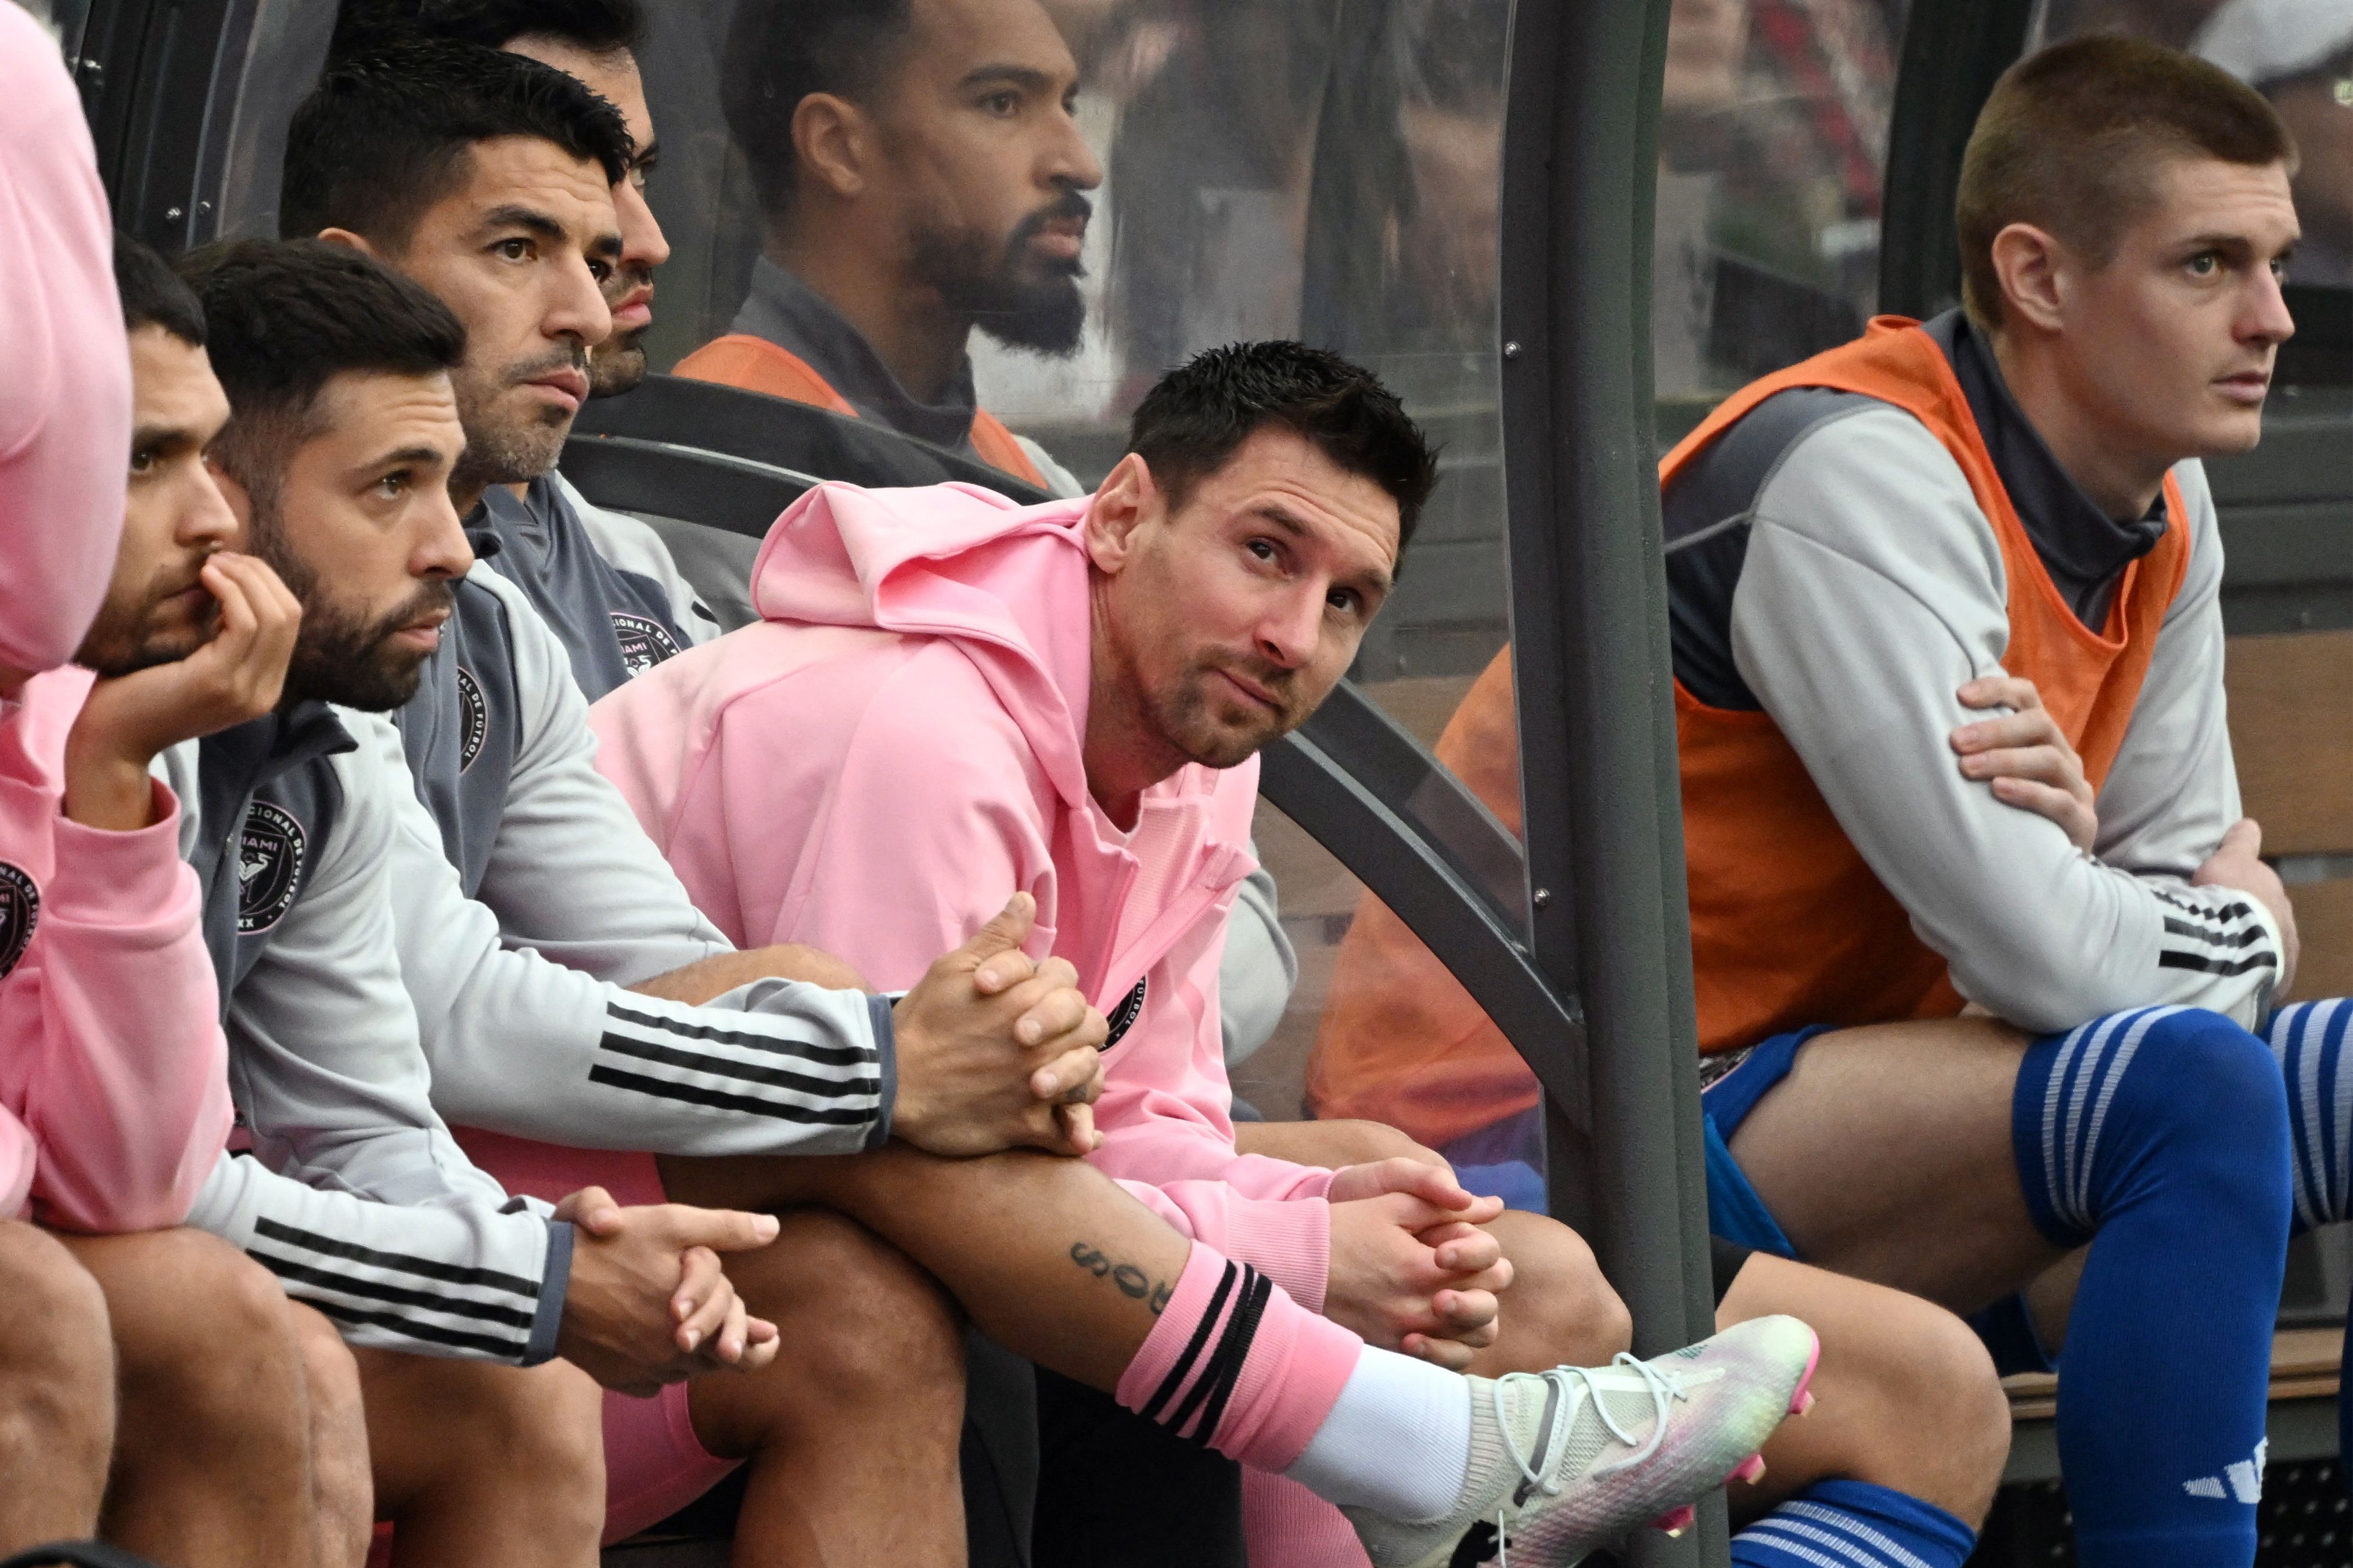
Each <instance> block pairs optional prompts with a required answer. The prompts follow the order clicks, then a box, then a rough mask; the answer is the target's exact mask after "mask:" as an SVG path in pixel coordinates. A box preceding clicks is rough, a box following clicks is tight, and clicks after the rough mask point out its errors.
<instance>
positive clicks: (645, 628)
mask: <svg viewBox="0 0 2353 1568" xmlns="http://www.w3.org/2000/svg"><path fill="white" fill-rule="evenodd" d="M613 636H614V637H616V638H617V639H618V640H619V642H620V644H621V662H622V663H623V664H624V665H627V666H628V670H629V679H632V680H635V679H637V678H638V676H640V675H643V674H644V673H645V672H646V671H648V670H649V669H651V668H653V667H654V666H656V665H658V664H659V663H660V662H661V661H662V660H664V659H666V658H677V657H678V644H677V642H676V641H675V640H673V639H672V638H671V637H670V633H668V632H666V631H664V630H662V628H661V626H659V624H658V623H657V622H654V621H652V620H649V619H648V618H647V617H646V616H633V615H630V614H629V613H628V611H627V610H615V611H614V612H613Z"/></svg>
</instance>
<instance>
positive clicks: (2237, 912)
mask: <svg viewBox="0 0 2353 1568" xmlns="http://www.w3.org/2000/svg"><path fill="white" fill-rule="evenodd" d="M2004 606H2005V584H2004V578H2003V572H2002V564H2001V559H2000V551H1999V547H1998V546H1997V544H1996V542H1995V539H1994V535H1993V531H1992V529H1991V527H1990V525H1989V523H1988V522H1987V521H1986V520H1985V518H1984V517H1983V515H1982V514H1981V513H1980V512H1979V511H1978V509H1977V506H1976V503H1975V500H1974V499H1973V498H1972V497H1971V495H1970V493H1969V490H1968V485H1967V482H1966V481H1965V480H1964V479H1962V477H1961V475H1960V472H1959V469H1958V468H1957V467H1956V466H1955V465H1954V463H1953V462H1952V460H1951V458H1949V456H1947V454H1946V453H1945V451H1944V450H1943V448H1942V447H1939V446H1938V445H1937V444H1936V441H1935V439H1934V438H1933V437H1930V436H1929V435H1928V434H1927V432H1926V430H1925V429H1924V428H1922V427H1921V426H1919V425H1918V424H1917V423H1916V422H1915V421H1914V420H1912V419H1911V418H1910V417H1909V416H1905V415H1903V414H1900V413H1897V412H1895V411H1894V410H1887V411H1883V412H1882V411H1873V412H1870V413H1865V414H1861V415H1857V416H1853V417H1852V418H1849V419H1845V420H1842V421H1841V422H1839V423H1838V424H1837V425H1836V426H1831V427H1830V428H1829V429H1828V430H1827V431H1825V432H1823V433H1822V434H1820V435H1817V436H1815V437H1809V438H1808V439H1806V440H1804V441H1801V442H1800V443H1799V445H1798V446H1797V447H1794V448H1792V450H1791V452H1790V454H1789V456H1788V458H1787V460H1786V461H1785V462H1784V463H1783V465H1782V467H1781V468H1780V469H1779V471H1778V473H1777V474H1776V476H1775V477H1774V479H1772V480H1771V481H1770V482H1769V483H1768V484H1767V487H1766V488H1765V489H1764V491H1763V492H1762V493H1761V494H1760V495H1759V497H1758V500H1757V509H1756V521H1755V524H1754V531H1753V533H1752V537H1751V540H1750V542H1749V546H1748V554H1747V559H1746V565H1745V568H1744V570H1743V573H1742V576H1741V580H1740V585H1739V588H1738V591H1737V593H1736V597H1735V600H1734V609H1733V651H1734V656H1735V658H1736V663H1737V665H1738V668H1739V671H1740V675H1741V678H1742V679H1744V680H1745V681H1746V683H1747V684H1748V686H1749V688H1750V689H1751V690H1753V691H1754V692H1755V693H1756V695H1757V699H1758V700H1759V701H1760V702H1762V704H1763V705H1764V707H1765V709H1766V710H1767V712H1769V713H1770V714H1771V715H1772V716H1773V718H1774V720H1775V721H1776V722H1777V723H1778V725H1779V726H1780V728H1781V731H1782V732H1783V734H1784V735H1786V736H1787V737H1788V741H1789V742H1790V744H1791V745H1792V746H1793V747H1794V748H1795V749H1796V751H1797V752H1798V754H1799V757H1801V758H1802V759H1803V760H1804V762H1805V763H1806V766H1807V770H1808V772H1809V773H1810V774H1811V775H1812V777H1813V780H1814V782H1815V784H1816V786H1817V787H1818V788H1820V790H1821V792H1822V796H1823V799H1824V800H1825V801H1826V802H1827V803H1828V804H1829V805H1830V807H1831V811H1832V812H1833V813H1834V814H1835V815H1836V816H1837V817H1838V820H1839V823H1840V825H1841V826H1842V827H1843V828H1844V829H1845V831H1846V833H1847V835H1848V837H1850V838H1851V839H1852V841H1853V843H1854V845H1855V847H1856V848H1857V849H1858V850H1859V851H1860V852H1861V853H1862V857H1863V858H1864V859H1865V860H1866V861H1867V862H1868V863H1869V864H1870V866H1871V868H1872V869H1873V872H1874V873H1875V874H1876V875H1877V876H1878V877H1879V879H1880V880H1881V881H1882V882H1883V883H1884V884H1885V885H1886V887H1887V889H1888V890H1889V891H1890V892H1891V893H1893V894H1894V896H1895V897H1896V899H1897V900H1899V901H1900V902H1902V903H1903V905H1904V906H1905V909H1906V910H1908V911H1909V912H1910V914H1911V917H1912V922H1913V926H1914V929H1915V931H1918V932H1919V934H1920V937H1921V939H1922V940H1923V941H1924V942H1926V943H1927V944H1928V945H1929V946H1931V947H1932V948H1934V949H1936V951H1937V952H1940V953H1942V954H1943V955H1944V956H1945V958H1946V959H1947V961H1948V962H1949V963H1950V964H1951V966H1952V975H1953V981H1954V984H1955V985H1956V986H1957V988H1958V989H1959V990H1960V992H1961V994H1963V995H1965V996H1967V997H1968V998H1969V999H1970V1000H1971V1001H1973V1002H1976V1003H1978V1004H1979V1005H1983V1006H1984V1007H1986V1008H1987V1009H1988V1010H1989V1011H1991V1012H1993V1013H1995V1014H1997V1015H1999V1016H2002V1017H2005V1018H2008V1019H2009V1020H2010V1021H2011V1022H2013V1023H2015V1024H2018V1025H2020V1026H2022V1027H2026V1028H2030V1029H2037V1030H2051V1029H2062V1028H2070V1027H2073V1026H2074V1025H2076V1024H2079V1023H2082V1022H2083V1021H2084V1019H2086V1018H2090V1017H2094V1016H2098V1015H2100V1014H2103V1013H2108V1012H2114V1011H2117V1010H2119V1009H2121V1008H2125V1007H2128V1006H2137V1005H2152V1004H2158V1003H2182V1004H2187V1005H2198V1006H2206V1007H2212V1008H2215V1009H2216V1010H2218V1011H2221V1012H2224V1013H2228V1014H2231V1015H2232V1016H2238V1017H2240V1018H2241V1019H2242V1021H2247V1022H2252V1020H2253V1016H2254V1015H2255V1013H2256V1011H2257V1010H2259V1009H2260V1007H2261V1006H2262V1005H2263V1001H2264V998H2266V997H2267V996H2268V994H2269V991H2270V983H2271V978H2272V976H2273V975H2274V974H2275V973H2276V964H2277V962H2278V946H2279V938H2278V933H2277V931H2276V930H2275V929H2274V926H2273V924H2272V921H2271V920H2270V917H2269V915H2268V914H2267V913H2266V912H2265V911H2263V910H2262V909H2261V908H2260V906H2259V905H2257V904H2256V902H2255V900H2251V899H2248V898H2246V897H2244V896H2243V895H2241V894H2239V893H2236V892H2235V891H2233V890H2231V889H2220V888H2195V887H2189V886H2188V885H2187V884H2186V883H2184V882H2182V881H2180V880H2179V876H2178V874H2177V873H2174V872H2173V871H2172V868H2167V870H2166V871H2165V872H2163V873H2158V872H2151V873H2140V872H2137V870H2136V869H2135V868H2133V867H2132V866H2130V865H2124V864H2114V863H2111V862H2109V861H2108V860H2106V859H2104V858H2094V857H2093V856H2088V855H2085V854H2084V853H2082V852H2080V851H2079V850H2077V849H2076V847H2074V845H2073V844H2072V843H2071V842H2070V841H2069V840H2068V837H2067V836H2066V834H2065V833H2064V832H2063V830H2062V829H2061V828H2060V827H2059V826H2057V825H2056V824H2054V823H2052V822H2051V821H2048V820H2046V819H2044V818H2043V817H2042V816H2036V815H2033V814H2032V813H2030V812H2027V811H2023V810H2020V809H2017V808H2015V807H2012V806H2010V805H2005V804H2004V803H2002V802H2001V801H2000V800H1998V799H1996V798H1995V797H1994V795H1992V793H1991V792H1990V790H1989V789H1988V788H1987V787H1986V786H1985V785H1984V784H1978V783H1976V782H1973V781H1971V780H1968V779H1966V778H1964V777H1963V776H1962V775H1961V773H1960V771H1959V768H1958V766H1957V760H1956V759H1955V757H1954V755H1953V752H1952V750H1951V746H1950V744H1949V741H1948V737H1949V735H1950V732H1951V731H1953V730H1954V729H1955V728H1956V727H1957V726H1958V725H1960V724H1962V723H1965V722H1968V721H1969V720H1970V719H1971V718H1972V717H1974V715H1972V714H1971V713H1969V711H1968V710H1966V709H1964V708H1963V707H1962V706H1961V705H1960V702H1959V700H1958V699H1957V696H1956V693H1957V690H1958V689H1959V688H1960V687H1961V686H1962V685H1963V684H1964V683H1966V682H1967V681H1968V680H1970V679H1974V678H1976V677H1979V676H1986V675H1991V674H1995V673H1998V672H1999V670H2000V661H2001V657H2002V655H2003V653H2004V651H2005V650H2006V648H2007V646H2008V640H2009V622H2008V616H2007V613H2006V610H2005V607H2004ZM2223 756H2224V760H2225V762H2227V752H2224V753H2223ZM2206 765H2207V766H2208V767H2210V768H2211V765H2212V764H2211V760H2210V761H2209V763H2207V764H2206ZM2210 787H2211V786H2210ZM2103 809H2104V815H2105V805H2104V808H2103ZM2131 815H2132V814H2130V813H2127V816H2128V817H2130V816H2131ZM2159 815H2161V813H2160V814H2159ZM2119 831H2120V832H2121V831H2122V830H2121V829H2119ZM2140 831H2141V832H2142V834H2144V835H2146V833H2147V828H2146V827H2144V828H2142V829H2141V830H2140ZM2120 842H2121V843H2123V844H2125V845H2126V846H2129V845H2130V844H2131V843H2132V842H2134V840H2133V838H2132V837H2124V838H2122V839H2121V840H2120ZM2104 846H2105V839H2104ZM2193 960H2194V961H2195V962H2194V963H2193V962H2191V961H2193ZM2266 960H2268V963H2266V962H2265V961H2266ZM2251 961H2252V962H2251Z"/></svg>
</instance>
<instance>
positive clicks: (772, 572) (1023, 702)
mask: <svg viewBox="0 0 2353 1568" xmlns="http://www.w3.org/2000/svg"><path fill="white" fill-rule="evenodd" d="M1087 507H1088V498H1086V497H1083V496H1082V497H1078V498H1076V499H1074V500H1057V501H1049V502H1047V503H1046V504H1045V505H1043V506H1033V507H1022V506H1017V505H1016V504H1015V503H1014V502H1012V501H1010V500H1007V499H1006V498H1005V497H1003V496H1001V495H998V494H997V493H996V492H995V491H993V490H986V489H981V488H979V487H978V486H976V485H962V484H957V485H931V486H926V487H924V488H923V489H887V490H870V489H859V488H858V487H856V486H854V485H834V484H828V485H820V486H818V488H817V489H813V490H811V491H810V492H809V493H808V494H807V495H806V496H803V497H802V498H801V499H800V500H798V501H797V502H795V503H794V505H793V507H792V509H791V510H788V511H786V513H785V514H784V515H783V516H782V517H780V518H778V519H777V520H776V526H775V527H773V528H771V529H770V530H769V531H768V537H767V539H766V541H765V542H764V543H763V544H762V545H761V546H760V554H759V558H758V559H757V560H756V561H755V562H754V563H753V567H752V607H753V608H754V609H755V610H757V611H758V612H759V613H760V616H761V617H762V618H763V619H765V620H772V621H800V622H803V623H806V624H807V625H812V626H875V627H879V628H881V629H882V630H885V631H893V632H906V633H913V634H919V635H923V636H930V637H953V638H955V640H956V642H957V643H958V645H959V646H960V647H963V649H964V651H965V656H966V657H967V658H971V659H972V661H973V663H974V664H975V666H976V667H977V668H979V669H980V671H981V673H982V675H983V676H984V677H986V678H987V680H988V683H989V685H990V687H991V688H992V689H994V690H995V691H996V693H997V700H999V701H1001V702H1003V703H1004V704H1005V709H1006V711H1007V712H1008V713H1010V714H1011V715H1012V716H1013V720H1014V722H1016V723H1017V724H1018V725H1020V726H1021V732H1022V734H1023V735H1024V736H1025V737H1026V738H1027V739H1028V740H1029V747H1030V750H1031V751H1032V752H1035V753H1036V754H1037V757H1038V760H1039V763H1041V764H1042V765H1043V766H1044V767H1045V769H1046V773H1047V776H1048V777H1049V778H1050V779H1051V780H1053V783H1054V787H1055V789H1056V790H1057V791H1058V792H1059V793H1060V795H1061V796H1062V799H1063V800H1064V802H1065V803H1066V804H1068V805H1071V806H1073V807H1083V806H1084V805H1085V804H1086V803H1087V801H1088V800H1089V798H1090V797H1089V795H1088V792H1087V769H1086V759H1085V757H1084V756H1083V755H1082V752H1081V750H1080V743H1081V742H1080V738H1081V737H1082V735H1084V734H1085V732H1086V722H1087V715H1086V691H1087V688H1088V684H1089V682H1090V680H1091V679H1092V640H1093V626H1092V616H1093V612H1092V605H1090V603H1089V595H1088V591H1087V570H1088V563H1087V555H1086V550H1085V547H1084V544H1083V542H1082V539H1081V529H1082V525H1083V524H1084V522H1085V521H1086V515H1087ZM1041 537H1043V538H1051V539H1054V540H1056V541H1058V542H1061V543H1063V544H1065V545H1066V546H1067V549H1055V550H1038V549H1024V548H1020V547H1018V542H1021V541H1026V540H1032V539H1038V538H1041Z"/></svg>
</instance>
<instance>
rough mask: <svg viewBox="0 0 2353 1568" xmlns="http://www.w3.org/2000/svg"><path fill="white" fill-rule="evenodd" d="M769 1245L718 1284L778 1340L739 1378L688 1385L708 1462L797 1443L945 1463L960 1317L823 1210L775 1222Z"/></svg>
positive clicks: (909, 1268)
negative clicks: (911, 1446)
mask: <svg viewBox="0 0 2353 1568" xmlns="http://www.w3.org/2000/svg"><path fill="white" fill-rule="evenodd" d="M782 1219H783V1229H782V1231H781V1233H780V1234H779V1235H778V1236H777V1237H776V1240H775V1241H774V1242H772V1243H771V1244H769V1245H768V1246H767V1247H764V1248H762V1249H761V1250H760V1251H758V1252H754V1253H742V1254H738V1255H736V1256H734V1257H732V1258H729V1259H728V1260H727V1274H728V1278H729V1279H732V1280H733V1282H734V1285H735V1288H736V1290H737V1291H738V1292H739V1293H740V1294H741V1295H742V1296H743V1298H744V1305H745V1307H746V1308H748V1309H749V1310H752V1311H753V1312H754V1313H756V1314H758V1315H759V1316H761V1317H765V1318H767V1319H769V1320H771V1321H774V1322H775V1323H776V1327H777V1331H778V1333H779V1335H780V1336H781V1339H782V1349H781V1350H780V1351H779V1352H778V1354H777V1357H776V1362H775V1363H773V1364H771V1365H770V1366H768V1367H767V1368H766V1369H765V1370H764V1371H762V1372H760V1373H754V1374H753V1375H751V1376H749V1377H743V1378H738V1377H730V1376H726V1375H719V1376H713V1377H706V1378H702V1379H700V1380H698V1381H697V1382H696V1383H695V1384H694V1385H693V1390H692V1393H691V1396H690V1397H691V1406H690V1408H691V1413H692V1415H693V1418H694V1426H695V1431H696V1432H697V1434H698V1435H699V1436H701V1437H702V1441H703V1442H704V1444H705V1445H706V1446H707V1447H710V1449H711V1451H712V1452H713V1453H716V1454H724V1455H730V1456H739V1457H749V1456H752V1455H754V1454H757V1453H760V1452H762V1451H764V1450H769V1449H775V1448H778V1447H784V1448H790V1447H792V1446H794V1445H796V1444H801V1443H811V1442H826V1441H828V1440H844V1439H845V1437H846V1436H848V1435H851V1434H856V1435H858V1436H856V1437H854V1438H849V1440H871V1436H872V1434H873V1433H875V1432H876V1431H877V1430H887V1431H888V1432H890V1433H892V1435H893V1436H892V1442H893V1443H900V1442H909V1441H912V1442H914V1443H916V1444H918V1445H920V1446H922V1447H926V1448H928V1449H933V1450H937V1451H941V1452H946V1453H949V1454H950V1455H951V1460H952V1451H953V1449H954V1447H955V1442H956V1434H957V1432H958V1430H959V1428H960V1426H961V1424H962V1420H963V1415H964V1374H965V1367H964V1324H963V1317H962V1314H961V1312H960V1311H959V1310H958V1309H957V1308H956V1306H955V1303H954V1302H953V1301H951V1300H949V1299H948V1297H947V1295H946V1293H945V1292H944V1290H943V1289H941V1287H940V1285H939V1283H938V1282H937V1281H936V1280H934V1279H933V1278H932V1277H931V1276H930V1275H929V1274H928V1273H926V1272H924V1271H923V1269H922V1268H919V1267H917V1266H916V1265H915V1264H914V1263H913V1262H912V1261H910V1260H909V1259H908V1258H906V1256H905V1255H904V1254H902V1253H901V1252H899V1251H898V1250H897V1249H896V1248H895V1247H892V1246H891V1245H890V1244H889V1243H888V1242H885V1241H883V1240H882V1239H881V1238H880V1237H876V1236H875V1235H874V1234H873V1233H872V1232H871V1231H868V1230H867V1229H865V1228H864V1227H863V1226H860V1225H859V1224H857V1223H856V1222H855V1221H853V1220H849V1219H847V1218H844V1217H843V1216H842V1215H838V1214H835V1213H833V1212H832V1211H830V1210H827V1209H797V1210H794V1211H792V1212H790V1213H788V1214H786V1215H783V1216H782Z"/></svg>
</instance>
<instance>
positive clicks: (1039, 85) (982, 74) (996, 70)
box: [956, 65, 1054, 92]
mask: <svg viewBox="0 0 2353 1568" xmlns="http://www.w3.org/2000/svg"><path fill="white" fill-rule="evenodd" d="M991 81H1001V82H1004V83H1006V84H1007V85H1008V86H1010V87H1019V88H1027V89H1029V90H1030V91H1031V92H1044V91H1045V90H1046V89H1048V88H1050V87H1052V86H1053V85H1054V79H1053V78H1052V77H1051V76H1050V75H1048V74H1047V73H1046V72H1044V71H1041V70H1039V69H1038V68H1036V67H1034V66H1017V65H987V66H976V67H975V68H972V69H971V70H968V71H966V72H965V73H964V79H963V80H962V81H960V82H958V83H956V86H957V87H959V88H972V87H978V86H980V85H981V84H982V83H983V82H991Z"/></svg>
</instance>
